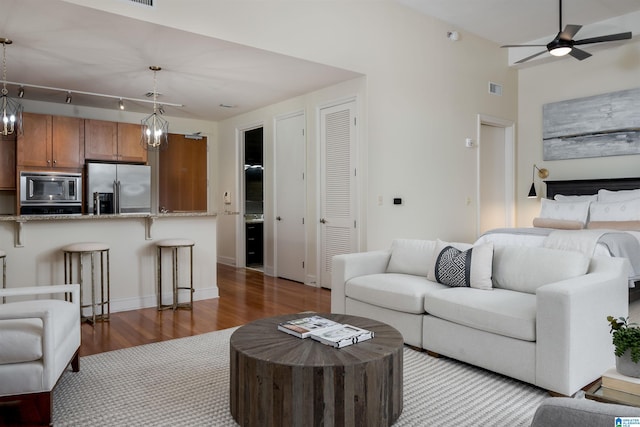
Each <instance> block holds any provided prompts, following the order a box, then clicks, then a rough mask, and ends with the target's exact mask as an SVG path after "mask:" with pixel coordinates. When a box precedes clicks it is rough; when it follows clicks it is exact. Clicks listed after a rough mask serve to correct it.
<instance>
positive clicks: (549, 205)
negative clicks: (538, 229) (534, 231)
mask: <svg viewBox="0 0 640 427" xmlns="http://www.w3.org/2000/svg"><path fill="white" fill-rule="evenodd" d="M591 203H592V202H590V201H584V200H583V201H577V202H560V201H557V200H549V199H542V206H541V208H540V215H539V217H540V218H545V219H561V220H567V221H579V222H581V223H582V224H583V225H584V224H586V222H587V217H588V215H589V205H590V204H591Z"/></svg>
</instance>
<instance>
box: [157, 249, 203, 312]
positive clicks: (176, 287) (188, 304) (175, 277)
mask: <svg viewBox="0 0 640 427" xmlns="http://www.w3.org/2000/svg"><path fill="white" fill-rule="evenodd" d="M194 245H195V242H194V241H193V240H189V239H165V240H159V241H158V242H156V247H157V253H158V310H166V309H169V308H171V309H173V310H177V309H178V308H184V309H188V310H191V309H192V308H193V292H194V289H193V246H194ZM180 248H189V286H180V285H179V283H178V282H179V280H180V276H179V274H178V249H180ZM162 249H171V261H172V268H173V273H172V277H173V283H172V286H173V303H172V304H162ZM181 289H183V290H188V291H189V302H182V303H179V302H178V291H179V290H181Z"/></svg>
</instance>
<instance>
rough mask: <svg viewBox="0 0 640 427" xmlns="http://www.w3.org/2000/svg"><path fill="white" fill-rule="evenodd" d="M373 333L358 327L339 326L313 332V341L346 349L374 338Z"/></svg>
mask: <svg viewBox="0 0 640 427" xmlns="http://www.w3.org/2000/svg"><path fill="white" fill-rule="evenodd" d="M373 336H374V333H373V331H368V330H366V329H362V328H358V327H357V326H353V325H347V324H339V325H336V326H332V327H330V328H326V329H322V330H318V331H312V332H311V339H313V340H316V341H319V342H321V343H322V344H326V345H330V346H332V347H336V348H342V347H346V346H348V345H351V344H357V343H359V342H362V341H366V340H369V339H371V338H373Z"/></svg>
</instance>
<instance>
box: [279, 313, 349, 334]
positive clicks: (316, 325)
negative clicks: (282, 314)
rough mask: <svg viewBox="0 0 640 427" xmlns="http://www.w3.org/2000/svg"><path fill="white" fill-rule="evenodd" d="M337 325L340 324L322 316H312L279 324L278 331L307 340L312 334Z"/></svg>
mask: <svg viewBox="0 0 640 427" xmlns="http://www.w3.org/2000/svg"><path fill="white" fill-rule="evenodd" d="M336 325H339V323H338V322H334V321H333V320H330V319H326V318H324V317H321V316H310V317H303V318H301V319H293V320H288V321H286V322H282V323H279V324H278V330H279V331H282V332H286V333H288V334H291V335H293V336H296V337H298V338H307V337H308V336H309V335H310V334H311V332H314V331H315V332H317V331H321V330H324V329H327V328H330V327H332V326H336Z"/></svg>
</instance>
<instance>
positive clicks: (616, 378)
mask: <svg viewBox="0 0 640 427" xmlns="http://www.w3.org/2000/svg"><path fill="white" fill-rule="evenodd" d="M601 390H602V397H606V398H609V399H612V400H615V401H617V402H620V403H624V404H627V405H632V406H640V378H634V377H628V376H626V375H622V374H620V373H618V371H616V368H615V367H613V368H609V369H607V371H606V372H605V373H604V374H602V389H601Z"/></svg>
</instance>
